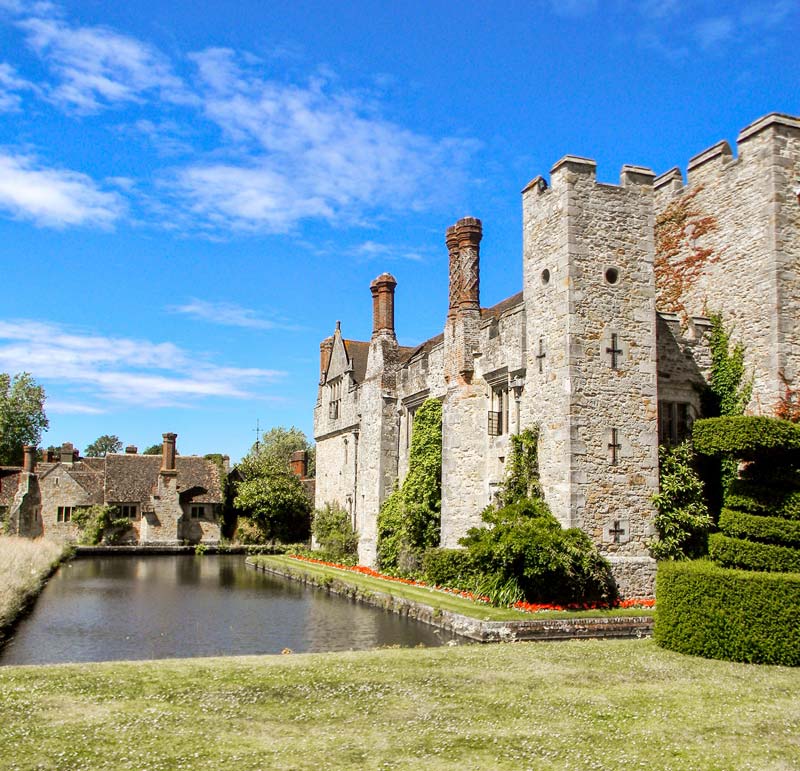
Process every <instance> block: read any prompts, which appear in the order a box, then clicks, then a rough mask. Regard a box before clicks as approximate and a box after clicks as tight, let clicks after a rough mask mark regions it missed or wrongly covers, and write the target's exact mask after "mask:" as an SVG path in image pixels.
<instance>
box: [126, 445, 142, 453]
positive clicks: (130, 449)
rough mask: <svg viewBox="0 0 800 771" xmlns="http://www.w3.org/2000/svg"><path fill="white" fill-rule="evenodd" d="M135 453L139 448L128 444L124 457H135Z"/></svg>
mask: <svg viewBox="0 0 800 771" xmlns="http://www.w3.org/2000/svg"><path fill="white" fill-rule="evenodd" d="M137 452H139V448H138V447H137V446H136V445H135V444H129V445H128V446H127V447H126V448H125V454H126V455H136V453H137Z"/></svg>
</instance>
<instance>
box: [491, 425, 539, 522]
mask: <svg viewBox="0 0 800 771" xmlns="http://www.w3.org/2000/svg"><path fill="white" fill-rule="evenodd" d="M510 439H511V453H510V455H509V458H508V467H507V471H506V478H505V483H504V485H503V491H502V493H501V495H500V499H501V501H502V504H503V505H504V506H508V505H509V504H511V503H517V502H518V501H521V500H524V499H525V498H541V497H542V485H541V483H540V482H539V429H538V427H535V428H526V429H525V430H524V431H521V432H520V433H519V434H512V435H511V437H510Z"/></svg>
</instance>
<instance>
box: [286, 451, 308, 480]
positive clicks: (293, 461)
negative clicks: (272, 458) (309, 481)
mask: <svg viewBox="0 0 800 771" xmlns="http://www.w3.org/2000/svg"><path fill="white" fill-rule="evenodd" d="M289 470H290V471H291V472H292V474H294V475H295V476H296V477H298V478H299V479H305V478H306V476H307V475H308V453H307V452H306V451H305V450H297V451H295V452H293V453H292V454H291V455H290V456H289Z"/></svg>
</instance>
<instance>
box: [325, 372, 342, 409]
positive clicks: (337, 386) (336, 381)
mask: <svg viewBox="0 0 800 771" xmlns="http://www.w3.org/2000/svg"><path fill="white" fill-rule="evenodd" d="M327 385H328V417H329V418H330V419H331V420H338V419H339V418H340V417H341V415H342V377H341V375H340V376H339V377H335V378H333V380H330V381H329V382H328V384H327Z"/></svg>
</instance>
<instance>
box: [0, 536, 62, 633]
mask: <svg viewBox="0 0 800 771" xmlns="http://www.w3.org/2000/svg"><path fill="white" fill-rule="evenodd" d="M67 548H68V547H67V546H65V545H64V544H62V543H57V542H55V541H48V540H45V539H44V538H39V539H37V540H35V541H34V540H31V539H30V538H16V537H12V536H0V640H2V638H3V631H4V630H5V629H7V628H8V627H9V626H10V625H11V624H12V623H13V622H14V620H15V619H16V618H17V616H18V615H19V614H20V612H21V611H22V609H23V608H24V607H25V605H26V603H28V602H29V601H30V600H31V599H32V598H33V597H35V596H36V594H38V592H39V590H40V589H41V587H42V583H43V581H44V579H45V578H46V577H47V575H48V574H49V573H50V572H51V571H52V569H53V568H54V567H55V565H57V564H58V563H59V562H60V561H61V559H62V558H63V557H64V554H65V552H66V551H67Z"/></svg>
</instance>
